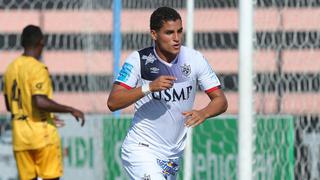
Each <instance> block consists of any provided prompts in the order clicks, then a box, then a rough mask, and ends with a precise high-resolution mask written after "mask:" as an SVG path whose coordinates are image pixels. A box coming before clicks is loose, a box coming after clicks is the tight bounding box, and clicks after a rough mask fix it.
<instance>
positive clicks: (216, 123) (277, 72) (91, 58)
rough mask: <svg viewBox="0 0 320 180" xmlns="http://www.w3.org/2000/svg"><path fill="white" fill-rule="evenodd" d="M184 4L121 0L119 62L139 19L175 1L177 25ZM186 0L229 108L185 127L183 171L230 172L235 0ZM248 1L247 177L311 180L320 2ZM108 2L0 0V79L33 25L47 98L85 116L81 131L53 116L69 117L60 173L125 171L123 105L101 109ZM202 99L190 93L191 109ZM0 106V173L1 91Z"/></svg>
mask: <svg viewBox="0 0 320 180" xmlns="http://www.w3.org/2000/svg"><path fill="white" fill-rule="evenodd" d="M186 3H187V2H186V0H122V9H121V39H122V41H121V44H122V45H121V58H120V59H121V62H123V61H124V59H125V57H126V56H127V55H128V54H129V53H130V52H132V51H133V50H136V49H140V48H143V47H145V46H150V45H151V38H150V36H149V17H150V14H151V13H152V11H153V10H154V9H155V8H157V7H160V6H170V7H173V8H176V9H177V10H178V11H179V12H180V13H181V15H182V19H183V23H184V27H186V18H187V10H186ZM194 3H195V4H194V7H195V9H194V43H193V45H194V48H195V49H197V50H199V51H201V52H202V53H203V54H204V55H205V57H206V58H207V59H208V61H209V63H210V64H211V65H212V67H213V69H214V70H215V72H216V73H217V74H218V76H219V78H220V80H221V82H222V85H223V88H224V90H225V93H226V95H227V98H228V101H229V109H228V111H227V113H226V114H225V115H223V116H220V117H218V118H215V119H214V120H212V121H207V122H206V123H205V124H203V125H201V126H199V127H197V128H195V130H194V133H193V162H192V163H193V171H192V172H193V179H237V177H236V175H237V173H236V164H237V162H236V157H237V152H238V150H237V148H238V146H237V131H238V130H237V115H238V113H239V112H238V109H239V105H238V87H239V83H238V66H239V65H238V63H239V52H238V26H239V12H238V5H239V2H238V0H195V2H194ZM253 3H254V7H255V8H254V30H255V34H254V54H253V59H254V61H253V65H254V79H252V81H253V82H254V87H255V88H254V104H255V106H254V110H255V115H256V116H255V117H256V118H255V122H254V125H253V126H254V131H253V132H254V142H253V143H254V161H253V162H252V163H253V172H254V179H263V180H264V179H281V180H282V179H299V180H300V179H301V180H304V179H310V180H315V179H319V177H320V154H319V150H320V141H319V139H320V123H319V113H320V108H319V103H320V94H319V91H320V73H319V72H320V51H319V48H320V23H319V19H320V1H319V0H256V1H253ZM112 5H113V1H112V0H0V81H2V78H1V77H2V74H3V73H4V70H5V68H6V66H7V65H8V64H9V63H10V62H11V61H12V60H13V59H14V58H15V57H16V56H18V55H19V54H21V51H22V48H21V46H20V36H19V34H20V32H21V30H22V28H23V27H24V26H26V25H27V24H35V25H39V26H40V27H41V28H42V29H43V31H44V33H45V34H46V38H47V42H46V48H45V50H44V53H43V57H42V60H43V62H44V63H45V64H46V65H47V66H48V67H49V71H50V72H51V75H52V80H53V87H54V99H55V100H57V101H58V102H63V103H65V104H69V105H72V106H75V107H78V108H80V109H82V110H84V111H85V112H86V114H87V119H88V120H87V125H86V126H85V127H84V128H81V129H80V128H79V127H78V125H77V124H76V123H74V121H73V120H71V119H72V118H71V117H69V116H66V115H65V116H62V117H63V118H66V119H70V121H69V120H67V126H66V127H64V128H61V129H60V131H61V134H62V139H63V143H64V154H65V176H64V178H63V179H126V177H125V175H124V174H123V172H122V170H121V168H120V161H119V151H118V150H119V147H120V145H121V141H122V139H123V137H124V135H125V132H126V129H127V127H128V126H129V123H130V120H129V119H130V115H131V114H132V113H133V108H132V107H128V108H126V109H124V110H123V111H122V112H121V113H122V114H121V116H120V120H119V119H116V118H115V117H113V116H112V114H111V112H110V111H109V110H108V108H107V107H106V100H107V97H108V92H109V91H110V89H111V85H112V80H113V69H114V68H113V67H114V64H113V63H114V56H113V43H112V38H113V37H112V33H113V9H112ZM185 30H186V29H185ZM186 31H187V30H186ZM120 64H122V63H120ZM250 80H251V79H248V81H250ZM0 84H1V86H2V83H0ZM0 89H2V87H1V88H0ZM207 102H208V98H207V97H206V95H205V94H204V93H199V94H198V95H197V98H196V102H195V108H201V107H203V106H204V105H205V104H206V103H207ZM0 114H1V116H0V126H1V128H0V169H1V173H0V179H3V180H6V179H15V178H17V177H16V169H15V166H14V161H13V157H12V153H11V141H10V140H11V139H10V136H11V134H10V128H11V127H10V119H9V117H10V116H9V114H7V113H6V111H5V106H4V101H3V96H2V93H1V92H0ZM182 174H183V173H182V172H181V175H180V176H179V178H180V179H183V177H182Z"/></svg>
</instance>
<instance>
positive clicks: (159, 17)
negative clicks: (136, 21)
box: [150, 7, 181, 31]
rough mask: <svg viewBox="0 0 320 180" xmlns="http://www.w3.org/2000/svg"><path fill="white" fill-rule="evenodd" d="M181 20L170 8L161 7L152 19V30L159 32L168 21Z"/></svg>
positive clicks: (153, 14) (152, 15)
mask: <svg viewBox="0 0 320 180" xmlns="http://www.w3.org/2000/svg"><path fill="white" fill-rule="evenodd" d="M176 20H181V16H180V14H179V13H178V12H177V11H176V10H174V9H172V8H170V7H159V8H158V9H156V10H155V11H154V12H153V13H152V14H151V17H150V29H151V30H155V31H159V30H160V29H161V27H162V26H163V23H164V22H166V21H176Z"/></svg>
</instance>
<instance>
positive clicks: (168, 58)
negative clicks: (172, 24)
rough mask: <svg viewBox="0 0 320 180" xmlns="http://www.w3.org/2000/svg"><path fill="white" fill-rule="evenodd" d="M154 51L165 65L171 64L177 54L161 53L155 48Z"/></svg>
mask: <svg viewBox="0 0 320 180" xmlns="http://www.w3.org/2000/svg"><path fill="white" fill-rule="evenodd" d="M155 50H156V53H157V56H158V57H159V58H161V59H162V60H163V61H165V62H167V63H171V62H172V61H174V60H175V59H176V57H177V54H171V53H167V52H164V51H161V50H160V49H159V48H158V47H156V48H155Z"/></svg>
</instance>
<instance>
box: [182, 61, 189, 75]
mask: <svg viewBox="0 0 320 180" xmlns="http://www.w3.org/2000/svg"><path fill="white" fill-rule="evenodd" d="M181 72H182V74H183V75H185V76H189V75H190V73H191V66H190V65H187V64H183V65H182V66H181Z"/></svg>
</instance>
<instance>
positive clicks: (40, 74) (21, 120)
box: [3, 56, 59, 151]
mask: <svg viewBox="0 0 320 180" xmlns="http://www.w3.org/2000/svg"><path fill="white" fill-rule="evenodd" d="M3 79H4V90H3V92H4V94H5V95H6V96H7V98H8V103H9V107H10V110H11V113H12V115H13V119H12V129H13V135H12V137H13V149H14V150H15V151H20V150H30V149H38V148H42V147H44V146H46V145H48V144H52V143H55V142H56V141H57V138H59V135H58V131H57V128H56V127H55V126H54V125H53V123H52V119H53V118H52V117H53V115H52V114H51V113H49V112H45V111H41V110H39V109H37V108H36V107H35V106H33V104H32V95H46V96H48V98H52V82H51V79H50V76H49V72H48V69H47V67H46V66H45V65H44V64H43V63H41V62H39V61H38V60H36V59H35V58H33V57H29V56H20V57H18V58H17V59H15V60H14V61H13V62H12V63H11V64H9V66H8V68H7V70H6V71H5V73H4V77H3Z"/></svg>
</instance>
